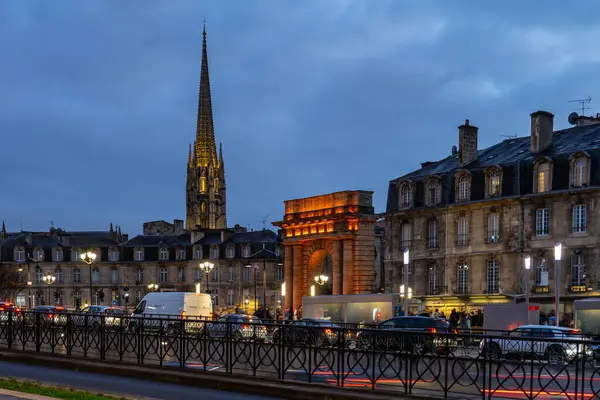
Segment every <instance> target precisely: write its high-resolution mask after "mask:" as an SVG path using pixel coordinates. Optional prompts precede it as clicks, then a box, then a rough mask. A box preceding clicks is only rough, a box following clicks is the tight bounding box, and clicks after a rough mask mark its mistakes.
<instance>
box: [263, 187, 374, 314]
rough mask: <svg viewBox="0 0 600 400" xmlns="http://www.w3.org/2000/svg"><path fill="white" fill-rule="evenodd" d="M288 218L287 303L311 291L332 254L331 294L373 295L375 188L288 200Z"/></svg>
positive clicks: (280, 224) (292, 303) (298, 300)
mask: <svg viewBox="0 0 600 400" xmlns="http://www.w3.org/2000/svg"><path fill="white" fill-rule="evenodd" d="M284 203H285V215H284V217H283V221H278V222H273V225H275V226H277V227H279V228H281V229H282V230H283V246H284V252H285V253H284V278H285V299H284V300H285V306H286V307H290V308H297V307H299V306H301V305H302V297H303V296H308V295H310V290H311V289H310V288H311V286H312V285H313V284H315V280H314V277H315V275H318V274H320V273H321V272H322V271H321V268H322V265H323V264H324V261H325V259H326V258H327V257H328V256H329V257H330V258H331V269H332V270H331V271H325V272H326V274H327V275H328V277H329V283H330V284H331V287H332V293H333V294H334V295H336V294H358V293H371V292H372V289H373V278H374V275H375V271H374V268H373V266H374V260H375V247H374V238H375V233H374V225H375V222H376V216H375V212H374V208H373V192H370V191H363V190H352V191H343V192H336V193H331V194H326V195H321V196H314V197H307V198H303V199H295V200H286V201H285V202H284Z"/></svg>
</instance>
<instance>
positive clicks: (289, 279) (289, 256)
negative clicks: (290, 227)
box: [283, 246, 294, 311]
mask: <svg viewBox="0 0 600 400" xmlns="http://www.w3.org/2000/svg"><path fill="white" fill-rule="evenodd" d="M284 252H285V253H284V258H283V276H284V279H285V298H284V301H285V307H284V308H288V307H290V308H291V307H292V302H293V296H292V293H293V289H294V248H293V247H292V246H285V247H284ZM284 311H285V309H284Z"/></svg>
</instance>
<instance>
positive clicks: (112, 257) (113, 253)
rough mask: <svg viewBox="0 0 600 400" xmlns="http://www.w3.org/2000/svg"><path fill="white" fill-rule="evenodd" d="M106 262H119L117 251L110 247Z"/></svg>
mask: <svg viewBox="0 0 600 400" xmlns="http://www.w3.org/2000/svg"><path fill="white" fill-rule="evenodd" d="M108 261H111V262H117V261H119V250H118V249H117V248H115V247H111V248H110V250H109V251H108Z"/></svg>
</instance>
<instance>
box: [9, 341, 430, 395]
mask: <svg viewBox="0 0 600 400" xmlns="http://www.w3.org/2000/svg"><path fill="white" fill-rule="evenodd" d="M0 360H1V361H6V362H16V363H21V364H34V365H40V366H45V367H52V368H61V369H68V370H75V371H82V372H90V373H97V374H103V375H113V376H120V377H130V378H136V379H140V380H151V381H155V382H164V383H172V384H178V385H185V386H193V387H201V388H206V389H215V390H221V391H228V392H239V393H246V394H255V395H263V396H271V397H274V398H285V399H289V400H303V399H307V398H310V399H311V400H359V399H365V398H368V399H381V400H388V399H389V400H391V399H394V400H399V399H431V398H432V397H425V396H415V395H404V394H401V393H389V392H388V393H377V392H374V391H372V390H370V389H366V390H365V389H354V388H353V389H347V388H341V387H335V386H329V385H324V384H320V383H303V382H290V381H285V382H284V381H278V380H267V379H263V378H257V377H253V376H247V375H225V374H223V373H221V372H205V371H190V370H180V369H171V368H168V367H160V366H147V365H138V364H129V363H124V362H107V361H95V360H94V361H91V360H85V359H79V358H74V357H69V356H64V355H58V354H56V355H52V356H48V355H42V354H40V353H35V352H26V351H25V352H21V351H19V352H13V351H6V350H2V351H0ZM123 397H129V396H123ZM31 400H38V399H31ZM40 400H41V399H40Z"/></svg>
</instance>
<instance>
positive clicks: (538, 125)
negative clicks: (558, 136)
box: [531, 111, 554, 153]
mask: <svg viewBox="0 0 600 400" xmlns="http://www.w3.org/2000/svg"><path fill="white" fill-rule="evenodd" d="M553 133H554V114H552V113H549V112H548V111H536V112H534V113H532V114H531V152H532V153H539V152H540V151H542V150H544V149H545V148H546V147H548V146H550V145H551V144H552V135H553Z"/></svg>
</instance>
